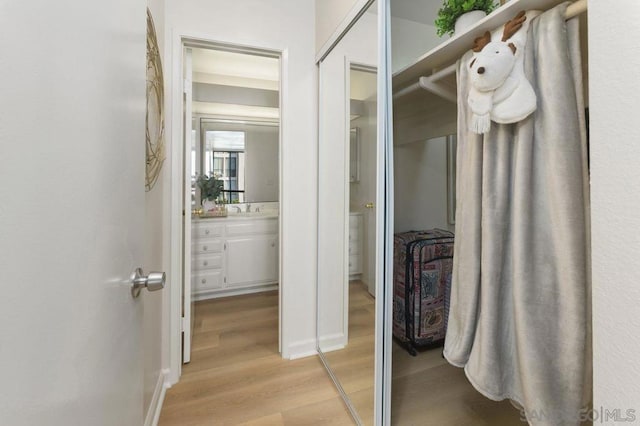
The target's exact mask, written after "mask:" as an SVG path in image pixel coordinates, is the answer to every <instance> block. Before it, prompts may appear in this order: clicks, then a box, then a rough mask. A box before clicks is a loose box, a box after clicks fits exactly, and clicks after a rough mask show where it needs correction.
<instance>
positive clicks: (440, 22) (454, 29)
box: [435, 0, 496, 37]
mask: <svg viewBox="0 0 640 426" xmlns="http://www.w3.org/2000/svg"><path fill="white" fill-rule="evenodd" d="M495 8H496V5H495V2H494V0H444V2H443V3H442V7H441V8H440V10H439V11H438V18H437V19H436V22H435V23H436V28H437V29H438V36H440V37H442V36H443V35H445V34H449V35H451V36H452V35H453V34H454V33H459V32H461V31H462V30H464V29H465V28H468V27H470V26H471V25H473V24H475V23H476V22H478V21H479V20H481V19H482V18H484V17H485V16H487V14H489V13H491V12H493V10H494V9H495Z"/></svg>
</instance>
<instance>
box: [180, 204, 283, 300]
mask: <svg viewBox="0 0 640 426" xmlns="http://www.w3.org/2000/svg"><path fill="white" fill-rule="evenodd" d="M191 229H192V234H191V235H192V240H191V262H192V263H191V272H192V274H191V283H192V284H191V286H192V292H193V293H192V294H193V299H194V300H203V299H211V298H214V297H222V296H232V295H238V294H246V293H254V292H259V291H268V290H275V289H277V287H278V216H277V214H274V213H259V212H258V213H239V214H233V215H231V214H230V215H229V216H227V217H222V218H199V219H194V220H193V222H192V228H191Z"/></svg>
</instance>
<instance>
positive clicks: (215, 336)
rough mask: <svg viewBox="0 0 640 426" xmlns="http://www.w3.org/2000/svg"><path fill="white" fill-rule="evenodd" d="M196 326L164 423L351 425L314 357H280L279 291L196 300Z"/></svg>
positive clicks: (186, 425)
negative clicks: (186, 360) (191, 347)
mask: <svg viewBox="0 0 640 426" xmlns="http://www.w3.org/2000/svg"><path fill="white" fill-rule="evenodd" d="M195 323H196V324H195V331H194V335H193V351H192V357H191V363H190V364H188V365H185V366H184V368H183V371H182V377H181V379H180V382H179V383H178V384H176V385H175V386H173V387H172V388H171V389H169V390H168V391H167V395H166V398H165V401H164V405H163V408H162V413H161V415H160V423H159V424H160V425H161V426H171V425H176V426H178V425H179V426H191V425H207V426H210V425H254V426H257V425H265V426H266V425H269V426H271V425H273V426H276V425H292V426H297V425H336V426H338V425H339V426H342V425H345V426H346V425H353V424H354V422H353V420H352V419H351V416H350V415H349V412H348V411H347V409H346V407H345V406H344V404H343V402H342V399H341V398H340V395H339V394H338V392H337V390H336V389H335V387H334V385H333V383H332V382H331V379H330V378H329V376H328V375H327V373H326V371H325V370H324V367H323V366H322V364H321V362H320V360H319V358H318V357H309V358H304V359H299V360H294V361H287V360H283V359H282V358H281V357H280V354H279V353H278V294H277V292H268V293H258V294H254V295H247V296H238V297H227V298H222V299H212V300H206V301H202V302H198V303H196V305H195Z"/></svg>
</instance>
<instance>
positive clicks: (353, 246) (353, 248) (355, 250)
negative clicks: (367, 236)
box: [349, 240, 362, 255]
mask: <svg viewBox="0 0 640 426" xmlns="http://www.w3.org/2000/svg"><path fill="white" fill-rule="evenodd" d="M361 246H362V244H361V243H360V240H356V241H353V240H350V241H349V255H352V254H360V251H361V250H362V249H361Z"/></svg>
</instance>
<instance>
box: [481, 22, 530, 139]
mask: <svg viewBox="0 0 640 426" xmlns="http://www.w3.org/2000/svg"><path fill="white" fill-rule="evenodd" d="M536 14H537V13H536ZM523 27H524V28H523ZM527 28H528V22H527V14H525V12H524V11H522V12H520V13H518V15H516V17H515V18H513V19H512V20H510V21H509V22H507V23H506V24H505V26H504V29H503V32H502V37H501V39H500V40H496V41H492V35H491V33H489V31H487V32H486V33H485V34H484V35H483V36H482V37H478V38H476V39H475V41H474V46H473V52H474V54H473V57H472V58H471V61H470V62H469V68H470V70H469V80H470V83H471V84H470V86H471V88H470V90H469V97H468V104H469V107H470V108H471V111H472V116H471V120H470V122H469V130H470V131H472V132H474V133H478V134H482V133H487V132H488V131H489V129H490V128H491V121H495V122H496V123H515V122H518V121H520V120H523V119H524V118H526V117H527V116H528V115H529V114H531V113H532V112H533V111H535V109H536V94H535V92H534V90H533V88H532V87H531V84H530V83H529V81H528V80H527V78H526V76H525V74H524V56H523V53H524V48H525V46H526V41H527V37H526V34H527V31H526V30H527ZM493 37H494V38H498V37H500V34H499V32H498V33H496V34H494V36H493Z"/></svg>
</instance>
